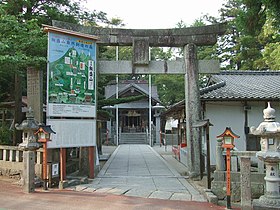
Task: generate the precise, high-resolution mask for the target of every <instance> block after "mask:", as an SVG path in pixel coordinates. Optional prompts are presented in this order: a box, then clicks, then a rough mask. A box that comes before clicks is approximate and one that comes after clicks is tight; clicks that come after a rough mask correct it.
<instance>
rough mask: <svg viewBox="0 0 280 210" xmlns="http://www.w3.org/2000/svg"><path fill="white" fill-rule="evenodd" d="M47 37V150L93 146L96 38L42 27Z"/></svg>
mask: <svg viewBox="0 0 280 210" xmlns="http://www.w3.org/2000/svg"><path fill="white" fill-rule="evenodd" d="M43 27H44V31H45V32H47V33H48V67H47V68H48V69H47V124H48V125H51V126H52V129H53V130H55V132H56V134H54V135H52V139H51V141H49V142H48V148H70V147H91V146H96V124H97V121H96V118H97V111H96V100H97V83H96V80H97V73H96V48H97V47H96V41H97V39H98V37H96V36H91V35H87V34H82V33H78V32H74V31H70V30H65V29H60V28H56V27H53V26H48V25H43Z"/></svg>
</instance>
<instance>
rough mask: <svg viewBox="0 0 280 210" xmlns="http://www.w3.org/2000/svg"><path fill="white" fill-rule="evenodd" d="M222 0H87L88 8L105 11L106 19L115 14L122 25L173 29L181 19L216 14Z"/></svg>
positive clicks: (185, 19) (186, 22)
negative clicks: (121, 21)
mask: <svg viewBox="0 0 280 210" xmlns="http://www.w3.org/2000/svg"><path fill="white" fill-rule="evenodd" d="M224 1H225V0H173V1H165V0H87V3H85V4H84V6H85V8H87V9H88V10H91V11H93V10H96V11H102V12H105V13H107V17H108V18H112V17H118V18H120V19H122V20H123V23H124V24H125V25H126V26H125V27H124V28H133V29H158V28H163V29H164V28H174V27H176V25H177V23H178V22H180V21H181V20H182V21H183V22H184V23H185V24H187V25H191V24H192V23H193V22H194V20H195V19H198V18H199V17H201V16H202V15H205V14H209V15H212V16H215V17H217V16H218V10H219V9H220V8H221V7H222V4H223V3H224Z"/></svg>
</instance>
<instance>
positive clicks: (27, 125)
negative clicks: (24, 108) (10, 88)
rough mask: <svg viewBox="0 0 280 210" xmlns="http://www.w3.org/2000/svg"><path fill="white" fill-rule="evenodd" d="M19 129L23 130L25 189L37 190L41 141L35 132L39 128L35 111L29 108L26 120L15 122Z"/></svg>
mask: <svg viewBox="0 0 280 210" xmlns="http://www.w3.org/2000/svg"><path fill="white" fill-rule="evenodd" d="M15 127H16V129H17V130H22V143H20V144H19V149H21V150H23V164H24V167H23V172H22V175H23V176H22V178H23V190H24V191H25V192H28V193H30V192H34V191H35V183H34V178H35V152H34V151H35V150H36V149H38V148H39V143H37V142H36V137H35V136H34V132H35V131H36V130H38V128H39V126H38V123H37V122H36V121H35V120H34V115H33V111H32V109H31V108H29V110H28V112H27V113H26V120H24V121H22V123H21V124H20V125H19V124H15Z"/></svg>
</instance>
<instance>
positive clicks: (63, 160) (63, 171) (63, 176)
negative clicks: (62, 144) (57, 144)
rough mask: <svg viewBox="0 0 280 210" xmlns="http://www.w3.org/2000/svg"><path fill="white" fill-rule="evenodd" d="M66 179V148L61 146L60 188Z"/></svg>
mask: <svg viewBox="0 0 280 210" xmlns="http://www.w3.org/2000/svg"><path fill="white" fill-rule="evenodd" d="M65 179H66V149H65V148H60V185H59V186H60V187H59V188H60V189H63V182H64V180H65Z"/></svg>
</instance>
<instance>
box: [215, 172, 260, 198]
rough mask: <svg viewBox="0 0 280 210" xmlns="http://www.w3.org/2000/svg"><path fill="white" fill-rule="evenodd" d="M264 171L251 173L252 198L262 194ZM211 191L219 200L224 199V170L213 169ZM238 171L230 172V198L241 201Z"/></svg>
mask: <svg viewBox="0 0 280 210" xmlns="http://www.w3.org/2000/svg"><path fill="white" fill-rule="evenodd" d="M264 177H265V174H264V173H256V172H253V173H251V177H250V179H251V188H252V198H253V199H257V198H259V197H260V196H261V195H263V194H264V187H265V181H264ZM211 191H212V192H213V193H214V194H215V195H216V196H217V197H218V199H219V200H224V199H226V171H215V172H214V180H213V181H212V183H211ZM240 194H241V190H240V172H231V200H232V201H233V202H240V201H241V196H240Z"/></svg>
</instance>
